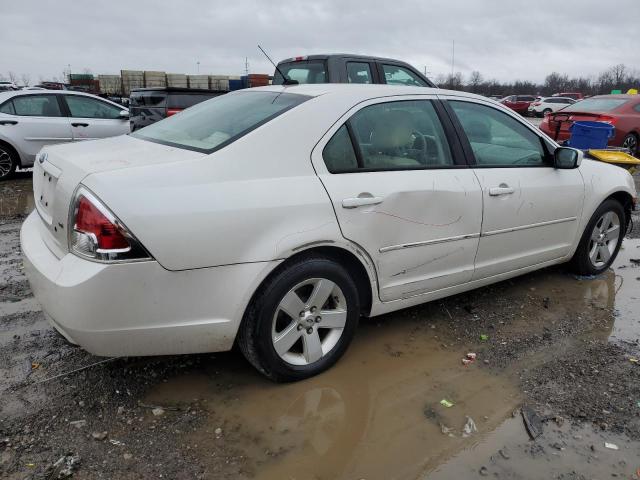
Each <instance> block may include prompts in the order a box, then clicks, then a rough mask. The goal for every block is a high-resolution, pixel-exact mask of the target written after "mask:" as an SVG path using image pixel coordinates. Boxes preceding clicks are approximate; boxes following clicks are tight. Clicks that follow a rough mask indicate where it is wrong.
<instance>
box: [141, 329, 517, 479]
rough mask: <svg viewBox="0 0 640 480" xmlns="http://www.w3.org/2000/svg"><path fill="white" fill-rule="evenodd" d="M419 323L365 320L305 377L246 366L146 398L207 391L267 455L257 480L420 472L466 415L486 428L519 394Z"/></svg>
mask: <svg viewBox="0 0 640 480" xmlns="http://www.w3.org/2000/svg"><path fill="white" fill-rule="evenodd" d="M411 323H412V322H411V320H402V319H401V320H398V319H396V320H394V321H393V322H385V323H383V324H382V325H381V326H376V325H374V324H369V325H364V326H363V327H362V328H361V329H360V330H361V331H360V332H359V335H358V339H357V341H356V342H354V344H353V345H352V346H351V348H350V350H349V351H348V352H347V354H346V355H345V357H344V358H343V359H342V360H341V361H340V362H339V363H338V364H337V365H336V366H335V367H334V368H333V369H331V370H330V371H328V372H327V373H325V374H323V375H321V376H319V377H316V378H312V379H309V380H307V381H304V382H298V383H294V384H286V385H276V384H273V383H270V382H268V381H264V380H262V379H261V378H259V377H257V376H255V375H254V374H253V373H249V374H247V372H246V371H245V372H239V373H236V374H235V375H232V376H231V378H230V379H229V380H228V381H229V382H233V383H234V384H235V386H234V387H233V388H231V389H224V388H222V389H221V388H220V381H219V380H218V382H217V383H218V385H215V384H213V382H212V381H211V379H210V378H208V377H207V376H206V375H200V376H187V377H180V378H176V379H174V380H172V381H169V382H167V383H164V384H162V385H160V386H159V387H158V388H157V389H156V390H155V391H153V392H152V393H151V395H150V398H149V400H148V401H150V402H152V403H153V402H155V403H160V404H166V403H175V402H189V401H193V399H194V398H200V399H202V398H206V399H208V402H207V403H208V405H209V406H210V408H212V409H213V410H214V411H215V414H216V417H218V418H222V419H223V423H224V426H223V429H224V430H225V431H226V429H227V428H231V427H230V426H232V425H241V426H242V431H243V432H244V433H243V435H242V438H239V439H236V440H237V442H238V444H239V445H243V447H244V449H245V455H246V456H247V457H248V458H250V459H254V460H255V459H259V460H258V462H257V463H258V464H259V467H258V468H257V469H256V475H255V478H259V479H282V478H309V473H310V472H313V474H314V476H313V478H315V479H318V480H324V479H327V480H328V479H340V478H345V479H346V478H350V479H351V478H407V479H409V478H417V477H418V476H419V475H420V474H421V473H422V472H424V471H427V470H430V469H432V468H434V467H435V466H437V465H439V464H441V463H442V462H443V461H444V460H446V459H447V458H449V457H450V456H451V455H453V454H454V453H455V452H457V451H458V450H460V449H461V448H462V446H463V445H464V444H465V443H466V441H467V439H463V438H462V437H461V436H460V435H461V432H462V428H463V426H464V424H465V422H466V416H470V417H471V418H473V419H474V420H475V422H476V424H477V427H478V430H479V432H480V435H483V434H484V433H485V432H490V431H492V430H494V429H495V428H496V427H497V426H498V425H500V424H501V423H502V422H503V421H504V419H505V418H506V417H508V416H510V415H511V413H512V411H513V410H514V408H516V406H517V405H518V404H519V403H520V394H519V392H518V391H517V389H516V388H515V387H514V386H513V385H512V384H510V383H509V382H508V381H507V380H506V379H505V378H501V377H499V376H495V375H491V374H489V373H487V372H486V371H483V370H481V369H478V368H477V365H472V366H470V367H464V366H463V365H462V363H461V358H462V356H463V355H464V353H466V352H462V351H455V352H454V351H450V350H447V349H444V348H443V347H442V346H441V345H440V340H438V339H437V338H435V337H436V335H435V334H434V333H431V332H428V331H425V330H422V331H418V332H415V331H414V332H412V328H411V327H412V325H411ZM228 374H229V373H228V372H227V373H223V374H222V375H223V376H224V375H228ZM496 392H500V394H499V395H498V396H496ZM442 399H447V400H450V401H451V402H453V403H454V404H455V405H454V406H453V407H451V408H446V407H444V406H442V405H440V401H441V400H442ZM442 426H446V427H447V428H451V430H452V432H453V434H454V435H455V436H452V437H449V436H447V435H443V433H442ZM198 435H203V436H204V437H205V438H200V439H199V440H198V441H197V442H196V443H198V444H206V443H207V442H208V441H212V438H210V437H209V438H207V434H205V433H204V432H200V433H199V434H196V437H197V436H198ZM214 438H215V437H214ZM267 449H268V450H269V454H268V455H265V450H267Z"/></svg>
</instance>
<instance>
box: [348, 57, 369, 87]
mask: <svg viewBox="0 0 640 480" xmlns="http://www.w3.org/2000/svg"><path fill="white" fill-rule="evenodd" d="M347 81H348V82H349V83H372V82H371V67H370V66H369V64H368V63H364V62H347Z"/></svg>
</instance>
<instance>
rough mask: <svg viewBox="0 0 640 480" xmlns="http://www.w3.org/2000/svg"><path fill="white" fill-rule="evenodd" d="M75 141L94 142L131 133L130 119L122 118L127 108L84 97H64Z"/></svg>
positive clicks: (67, 95)
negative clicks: (121, 114)
mask: <svg viewBox="0 0 640 480" xmlns="http://www.w3.org/2000/svg"><path fill="white" fill-rule="evenodd" d="M63 97H64V99H65V101H66V104H67V107H68V110H69V116H70V118H69V121H70V123H71V131H72V133H73V140H74V141H79V140H94V139H97V138H106V137H115V136H116V135H123V134H125V133H129V131H130V129H129V118H126V117H125V118H123V117H121V116H120V112H121V111H123V110H126V108H124V107H121V106H119V105H113V104H111V103H108V102H105V101H103V100H100V99H98V98H91V97H87V96H84V95H74V94H65V95H63Z"/></svg>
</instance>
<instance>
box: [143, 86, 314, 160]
mask: <svg viewBox="0 0 640 480" xmlns="http://www.w3.org/2000/svg"><path fill="white" fill-rule="evenodd" d="M309 98H311V97H308V96H306V95H297V94H293V93H278V92H264V91H262V92H256V91H250V90H243V91H239V92H233V93H227V94H226V95H221V96H219V97H216V98H213V99H211V100H207V101H206V102H202V103H199V104H198V105H195V106H193V107H191V108H189V109H187V110H185V111H183V112H181V113H179V114H178V115H173V116H171V117H169V118H166V119H164V120H161V121H159V122H156V123H154V124H152V125H149V126H148V127H145V128H142V129H141V130H138V131H136V132H135V133H132V134H131V136H133V137H136V138H140V139H143V140H149V141H152V142H156V143H162V144H163V145H171V146H174V147H179V148H186V149H188V150H196V151H198V152H204V153H211V152H213V151H215V150H219V149H221V148H223V147H225V146H227V145H229V144H230V143H232V142H234V141H235V140H237V139H238V138H240V137H242V136H243V135H245V134H247V133H249V132H250V131H251V130H253V129H255V128H258V127H259V126H261V125H263V124H265V123H267V122H269V121H270V120H273V119H274V118H275V117H277V116H278V115H281V114H282V113H284V112H286V111H287V110H289V109H291V108H293V107H295V106H297V105H300V104H301V103H302V102H305V101H306V100H308V99H309Z"/></svg>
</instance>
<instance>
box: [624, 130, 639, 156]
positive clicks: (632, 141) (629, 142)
mask: <svg viewBox="0 0 640 480" xmlns="http://www.w3.org/2000/svg"><path fill="white" fill-rule="evenodd" d="M622 147H623V148H628V149H629V151H630V152H631V155H633V156H634V157H635V156H636V155H637V154H638V139H637V137H636V136H635V135H627V137H626V138H625V139H624V141H623V142H622Z"/></svg>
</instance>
